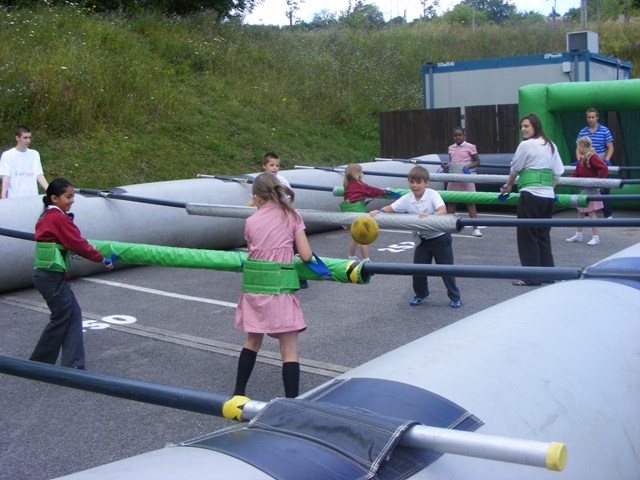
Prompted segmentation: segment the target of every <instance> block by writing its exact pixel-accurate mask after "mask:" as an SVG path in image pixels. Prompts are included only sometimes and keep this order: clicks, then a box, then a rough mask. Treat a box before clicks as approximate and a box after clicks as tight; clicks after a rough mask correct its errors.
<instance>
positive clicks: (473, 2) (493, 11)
mask: <svg viewBox="0 0 640 480" xmlns="http://www.w3.org/2000/svg"><path fill="white" fill-rule="evenodd" d="M460 3H461V4H462V5H469V6H470V7H472V8H473V7H475V9H476V15H477V12H483V13H484V14H485V15H486V18H487V19H488V20H489V21H490V22H493V23H495V24H497V25H502V24H503V23H504V22H505V21H506V20H507V19H508V18H509V16H510V15H511V14H513V13H515V11H516V7H515V5H513V4H511V3H509V2H507V1H504V0H462V2H460Z"/></svg>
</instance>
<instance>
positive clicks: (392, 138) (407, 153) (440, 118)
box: [379, 108, 462, 158]
mask: <svg viewBox="0 0 640 480" xmlns="http://www.w3.org/2000/svg"><path fill="white" fill-rule="evenodd" d="M461 118H462V117H461V113H460V109H459V108H437V109H431V110H406V111H398V112H382V113H380V116H379V122H380V156H381V157H384V158H411V157H417V156H420V155H425V154H428V153H441V152H446V151H447V147H448V145H449V144H450V143H451V130H452V129H453V127H455V126H456V125H459V124H460V121H461Z"/></svg>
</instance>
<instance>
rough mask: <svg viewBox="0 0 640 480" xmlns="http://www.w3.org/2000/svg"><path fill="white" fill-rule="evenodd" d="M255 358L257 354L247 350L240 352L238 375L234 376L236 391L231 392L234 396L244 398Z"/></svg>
mask: <svg viewBox="0 0 640 480" xmlns="http://www.w3.org/2000/svg"><path fill="white" fill-rule="evenodd" d="M257 356H258V352H254V351H253V350H249V349H248V348H243V349H242V351H241V352H240V358H238V373H237V374H236V389H235V390H234V391H233V394H234V395H242V396H244V394H245V389H246V388H247V383H248V382H249V377H250V376H251V372H252V371H253V367H254V365H255V364H256V357H257Z"/></svg>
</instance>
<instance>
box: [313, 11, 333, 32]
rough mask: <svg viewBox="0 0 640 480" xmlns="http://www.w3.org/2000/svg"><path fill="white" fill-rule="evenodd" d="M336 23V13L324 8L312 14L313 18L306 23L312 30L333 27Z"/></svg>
mask: <svg viewBox="0 0 640 480" xmlns="http://www.w3.org/2000/svg"><path fill="white" fill-rule="evenodd" d="M336 25H338V18H337V15H336V14H335V13H331V12H330V11H329V10H326V9H325V10H322V11H320V12H318V13H316V14H314V15H313V19H312V20H311V21H310V22H309V23H307V24H306V26H307V28H309V29H312V30H315V29H321V28H329V27H335V26H336Z"/></svg>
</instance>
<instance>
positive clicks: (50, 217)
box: [35, 208, 104, 262]
mask: <svg viewBox="0 0 640 480" xmlns="http://www.w3.org/2000/svg"><path fill="white" fill-rule="evenodd" d="M35 239H36V241H37V242H49V243H59V244H61V245H62V246H64V248H66V249H67V250H71V251H72V252H74V253H76V254H78V255H80V256H82V257H84V258H88V259H89V260H92V261H94V262H102V261H103V258H104V257H103V256H102V254H101V253H100V252H99V251H97V250H96V249H95V248H93V246H92V245H91V244H90V243H89V242H87V241H86V240H85V239H84V238H82V235H81V234H80V230H79V229H78V227H76V225H75V223H73V220H72V218H71V217H70V216H69V215H67V214H66V213H64V212H63V211H62V210H59V209H58V208H49V209H47V211H46V212H45V213H44V215H43V216H42V218H40V220H38V223H36V232H35Z"/></svg>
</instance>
